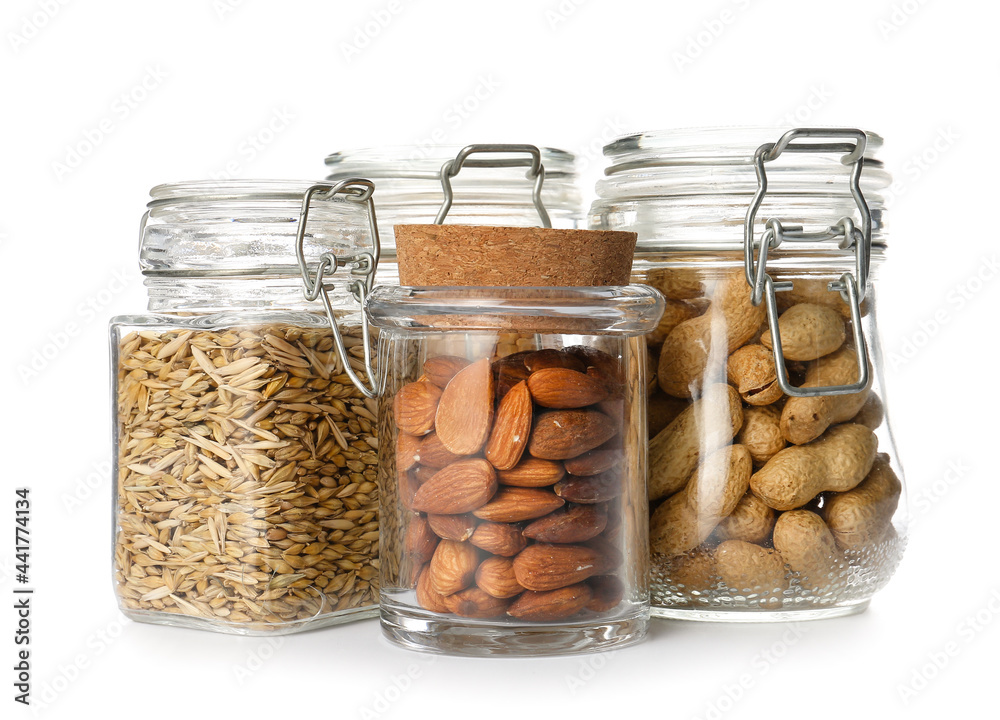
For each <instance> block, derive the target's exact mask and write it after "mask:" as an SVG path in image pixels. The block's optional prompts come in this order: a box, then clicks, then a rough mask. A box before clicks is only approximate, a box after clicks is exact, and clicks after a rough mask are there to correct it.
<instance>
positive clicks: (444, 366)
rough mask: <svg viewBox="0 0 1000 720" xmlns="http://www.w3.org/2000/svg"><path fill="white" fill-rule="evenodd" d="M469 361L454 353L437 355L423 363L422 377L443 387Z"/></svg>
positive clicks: (466, 365)
mask: <svg viewBox="0 0 1000 720" xmlns="http://www.w3.org/2000/svg"><path fill="white" fill-rule="evenodd" d="M468 365H469V361H468V360H466V359H465V358H463V357H457V356H455V355H438V356H437V357H432V358H430V359H428V360H427V361H426V362H425V363H424V377H426V378H427V381H428V382H431V383H434V384H435V385H437V386H438V387H439V388H443V387H445V386H446V385H447V384H448V383H449V382H450V381H451V379H452V378H453V377H455V375H456V374H457V373H458V371H459V370H463V369H464V368H466V367H468Z"/></svg>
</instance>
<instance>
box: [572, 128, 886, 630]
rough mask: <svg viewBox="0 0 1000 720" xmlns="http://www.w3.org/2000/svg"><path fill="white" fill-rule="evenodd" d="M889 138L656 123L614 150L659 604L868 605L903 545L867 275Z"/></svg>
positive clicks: (777, 616) (772, 611)
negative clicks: (650, 312)
mask: <svg viewBox="0 0 1000 720" xmlns="http://www.w3.org/2000/svg"><path fill="white" fill-rule="evenodd" d="M881 144H882V140H881V138H879V137H878V136H877V135H873V134H870V133H865V132H862V131H860V130H853V129H845V128H827V129H799V130H791V131H789V132H787V133H785V134H783V133H782V131H779V130H775V129H773V128H770V129H740V128H718V129H703V130H689V131H669V132H654V133H645V134H642V135H634V136H629V137H624V138H621V139H619V140H617V141H615V142H613V143H612V144H610V145H608V146H607V147H606V148H605V149H604V153H605V155H606V157H607V158H608V160H609V162H610V167H608V169H607V170H606V178H605V179H603V180H602V181H601V182H600V183H599V184H598V195H599V197H598V199H597V200H596V201H595V203H594V205H593V207H592V209H591V218H590V225H591V227H593V228H595V229H605V230H631V231H634V232H636V233H638V238H639V239H638V243H637V249H636V257H635V263H634V265H633V282H641V283H646V284H648V285H651V286H653V287H656V288H658V289H659V290H661V291H662V292H663V294H664V295H665V296H666V298H667V306H666V311H665V313H664V315H663V317H662V319H661V321H660V323H659V327H658V328H657V329H656V330H655V331H654V332H652V333H650V334H648V335H647V336H646V340H647V348H648V360H649V365H650V368H651V373H652V375H653V376H654V380H653V382H651V383H650V386H649V399H648V425H649V427H648V431H649V435H650V444H649V473H648V492H649V501H650V510H651V516H650V549H651V552H652V576H651V587H652V593H651V604H652V610H651V613H652V614H653V615H654V616H661V617H674V618H684V619H694V620H729V621H772V620H801V619H810V618H822V617H831V616H836V615H844V614H849V613H853V612H859V611H861V610H863V609H864V608H866V607H867V606H868V603H869V601H870V599H871V597H872V596H873V595H874V594H875V593H876V592H877V591H878V590H879V589H880V588H882V587H883V586H884V585H885V584H886V583H887V582H888V580H889V578H890V577H891V576H892V574H893V572H894V571H895V569H896V566H897V564H898V562H899V560H900V557H901V555H902V552H903V547H904V545H905V536H906V512H905V502H903V485H902V477H903V474H902V469H901V466H900V463H899V459H898V458H897V456H896V452H895V449H894V447H893V440H892V433H891V431H890V428H889V423H888V418H887V416H886V413H885V407H886V395H885V383H884V378H883V374H882V359H881V349H880V339H879V333H878V327H877V324H876V317H875V309H876V302H875V301H876V297H875V294H876V289H877V288H876V283H875V282H874V280H875V274H876V273H877V271H878V269H879V267H880V266H881V264H882V262H883V260H884V253H885V243H886V237H885V217H884V213H883V197H882V193H883V191H884V189H885V188H886V187H887V186H888V185H889V182H890V178H889V175H888V173H887V172H886V171H885V169H884V168H883V167H882V163H881V162H880V161H879V160H878V158H877V152H878V149H879V148H880V147H881Z"/></svg>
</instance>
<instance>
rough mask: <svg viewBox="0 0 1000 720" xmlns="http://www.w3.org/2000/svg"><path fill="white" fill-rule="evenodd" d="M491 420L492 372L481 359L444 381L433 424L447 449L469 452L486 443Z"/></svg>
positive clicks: (484, 359)
mask: <svg viewBox="0 0 1000 720" xmlns="http://www.w3.org/2000/svg"><path fill="white" fill-rule="evenodd" d="M428 385H429V383H428ZM430 387H434V386H433V385H430ZM492 423H493V373H492V371H491V370H490V361H489V358H483V359H482V360H477V361H476V362H474V363H472V364H471V365H469V366H468V367H467V368H465V369H464V370H461V371H459V372H458V373H457V374H456V375H455V377H453V378H452V379H451V382H449V383H448V387H446V388H445V389H444V392H443V393H442V394H441V402H440V403H439V404H438V406H437V415H436V417H435V420H434V427H435V428H436V429H437V434H438V437H439V438H440V439H441V442H442V443H444V446H445V447H446V448H448V449H449V450H451V452H453V453H455V454H456V455H473V454H474V453H477V452H479V450H480V448H482V447H483V444H484V443H485V442H486V438H487V437H488V436H489V434H490V426H491V425H492ZM415 434H416V433H415Z"/></svg>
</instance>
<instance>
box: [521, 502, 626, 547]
mask: <svg viewBox="0 0 1000 720" xmlns="http://www.w3.org/2000/svg"><path fill="white" fill-rule="evenodd" d="M607 524H608V514H607V510H606V509H605V508H604V506H594V505H570V506H568V507H565V508H560V509H559V510H556V511H555V512H553V513H549V514H548V515H546V516H545V517H542V518H538V520H535V521H534V522H533V523H531V524H530V525H528V527H526V528H524V531H523V533H522V534H523V535H524V537H526V538H530V539H532V540H538V541H540V542H548V543H578V542H583V541H584V540H590V539H591V538H594V537H597V536H598V535H600V534H601V533H602V532H603V531H604V528H605V526H606V525H607Z"/></svg>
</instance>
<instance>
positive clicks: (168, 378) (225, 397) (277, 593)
mask: <svg viewBox="0 0 1000 720" xmlns="http://www.w3.org/2000/svg"><path fill="white" fill-rule="evenodd" d="M372 190H373V186H372V184H371V183H370V182H368V181H363V180H350V181H347V182H344V183H341V184H338V185H336V186H334V185H327V184H322V185H313V184H311V183H296V182H290V181H233V182H215V181H213V182H192V183H181V184H172V185H161V186H158V187H155V188H153V190H152V191H151V196H152V199H151V201H150V202H149V210H148V212H147V213H146V216H145V217H144V218H143V224H142V230H141V238H140V245H139V262H140V267H141V269H142V272H143V274H144V275H145V284H146V287H147V289H148V296H149V305H148V310H149V312H148V313H145V314H138V315H125V316H119V317H116V318H114V319H113V320H112V321H111V328H110V332H111V354H112V378H113V407H114V410H113V418H114V439H115V449H114V458H115V477H116V486H115V526H114V579H115V592H116V595H117V597H118V603H119V607H120V608H121V610H122V612H123V613H124V614H125V615H126V616H128V617H130V618H132V619H133V620H138V621H141V622H150V623H158V624H163V625H176V626H184V627H194V628H201V629H208V630H215V631H219V632H227V633H235V634H244V635H255V634H272V633H287V632H293V631H298V630H304V629H307V628H313V627H318V626H323V625H329V624H333V623H339V622H346V621H348V620H353V619H357V618H362V617H370V616H372V615H374V614H375V612H376V609H377V603H378V570H379V559H378V555H379V553H378V534H379V533H378V515H377V512H378V490H377V484H376V481H377V451H378V429H377V424H376V412H377V407H376V405H375V403H374V401H373V400H372V399H369V398H366V397H364V396H363V395H362V393H361V392H360V391H359V390H357V389H356V387H355V385H354V383H353V379H354V378H355V377H357V376H360V377H362V378H364V377H367V375H368V373H369V372H370V367H369V362H368V359H367V356H366V349H367V347H368V339H367V337H365V336H364V335H363V333H362V327H361V320H360V306H359V305H358V303H357V301H356V300H355V298H354V296H353V295H354V293H355V292H356V290H357V288H356V287H354V284H355V283H356V282H357V281H355V282H354V283H347V284H343V283H342V284H340V285H333V284H330V283H328V284H327V286H326V287H327V290H329V293H324V299H325V303H326V307H325V310H326V312H324V306H323V305H321V304H319V303H315V302H309V301H307V300H306V299H305V298H304V297H303V292H302V277H301V274H300V263H301V264H304V263H305V262H310V263H313V264H315V263H320V264H323V265H325V266H326V267H328V268H336V267H337V265H338V264H345V263H352V262H353V263H354V264H355V265H356V266H357V267H358V273H361V274H363V273H364V268H363V267H361V266H364V267H367V268H369V269H370V270H369V277H368V278H367V281H368V282H369V283H370V280H371V278H370V274H371V269H373V268H374V266H375V263H376V261H377V258H378V250H377V248H378V231H377V227H376V222H375V216H374V210H373V207H372V203H371V193H372ZM313 197H316V198H330V200H329V202H324V203H316V204H315V207H314V208H313V210H312V213H311V218H310V222H309V232H308V233H306V232H305V227H304V218H305V215H306V209H307V208H308V205H309V201H310V199H312V198H313ZM300 219H301V220H302V222H300ZM372 246H374V248H375V249H374V251H371V250H368V251H366V250H365V248H369V247H372ZM297 250H298V256H299V257H298V258H297ZM314 296H315V294H314ZM330 316H332V317H336V318H337V319H338V320H339V322H340V324H341V326H343V327H344V337H343V340H342V342H343V343H344V344H345V345H346V350H347V356H348V357H349V362H347V363H344V362H343V361H342V360H341V355H340V354H338V352H337V345H338V338H335V337H334V336H333V335H332V334H331V331H330V324H329V320H328V317H330Z"/></svg>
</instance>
